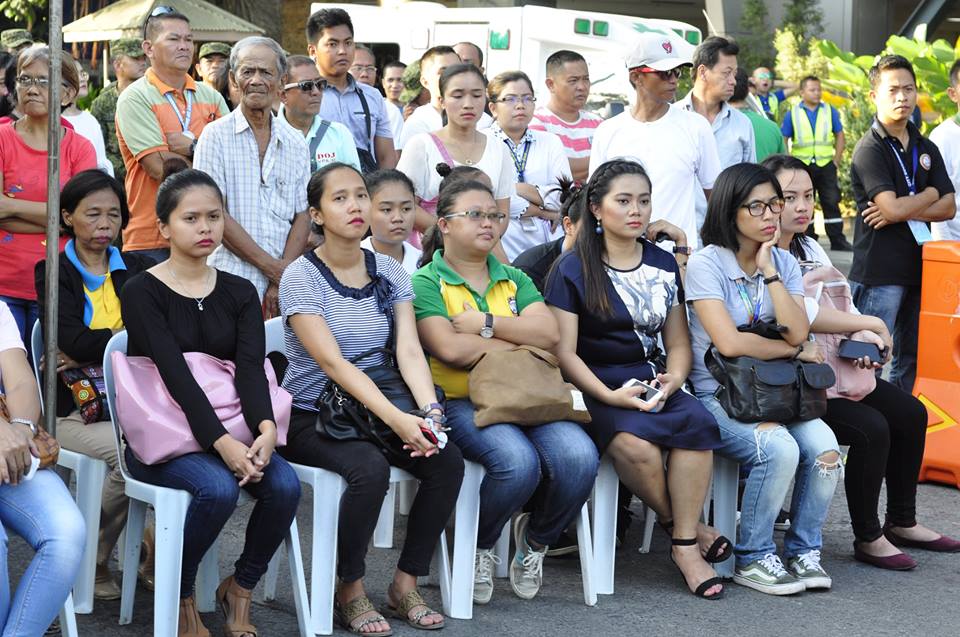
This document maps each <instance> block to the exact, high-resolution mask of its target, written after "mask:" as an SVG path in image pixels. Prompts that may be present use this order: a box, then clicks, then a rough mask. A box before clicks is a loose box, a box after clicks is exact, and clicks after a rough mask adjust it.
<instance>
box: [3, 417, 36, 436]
mask: <svg viewBox="0 0 960 637" xmlns="http://www.w3.org/2000/svg"><path fill="white" fill-rule="evenodd" d="M13 423H17V424H18V425H26V426H27V427H30V432H31V433H32V434H33V435H34V436H36V435H37V423H35V422H33V421H32V420H30V419H29V418H11V419H10V424H11V425H12V424H13Z"/></svg>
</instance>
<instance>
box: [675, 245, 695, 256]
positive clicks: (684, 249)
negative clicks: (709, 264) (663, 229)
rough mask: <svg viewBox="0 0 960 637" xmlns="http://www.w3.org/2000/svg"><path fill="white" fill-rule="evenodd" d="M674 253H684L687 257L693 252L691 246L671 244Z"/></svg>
mask: <svg viewBox="0 0 960 637" xmlns="http://www.w3.org/2000/svg"><path fill="white" fill-rule="evenodd" d="M673 253H674V254H685V255H687V256H688V257H689V256H690V255H691V254H693V248H691V247H690V246H673Z"/></svg>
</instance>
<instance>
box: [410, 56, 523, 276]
mask: <svg viewBox="0 0 960 637" xmlns="http://www.w3.org/2000/svg"><path fill="white" fill-rule="evenodd" d="M485 91H486V79H485V78H484V77H483V74H482V73H481V72H480V71H479V69H477V67H475V66H473V65H472V64H454V65H453V66H449V67H447V68H446V69H445V70H444V71H443V75H441V76H440V95H441V99H440V104H441V107H442V108H443V114H444V119H445V122H446V123H445V124H444V126H443V128H441V129H440V130H438V131H434V132H431V133H420V134H419V135H415V136H413V137H411V138H410V140H409V141H408V142H407V144H406V145H405V146H404V148H403V154H402V155H401V156H400V161H399V163H398V164H397V170H399V171H400V172H402V173H404V174H405V175H406V176H407V177H409V178H410V180H411V181H412V182H413V185H414V187H415V188H416V194H417V205H418V207H419V209H418V210H417V218H416V221H415V223H414V232H413V233H412V234H411V235H410V243H413V244H414V245H416V246H417V247H419V245H420V244H419V239H420V233H423V232H424V231H426V230H427V228H429V227H431V226H432V225H433V224H434V223H436V209H437V195H438V193H439V191H440V180H441V177H440V173H438V172H437V169H436V168H437V164H447V165H449V166H451V167H455V166H475V167H476V168H479V169H480V170H482V171H483V172H485V173H486V174H487V175H489V176H490V181H491V182H492V183H493V194H494V197H495V198H496V200H497V207H498V208H499V209H500V211H501V212H503V213H504V214H508V213H509V211H510V197H511V196H512V195H513V194H514V193H515V189H514V184H516V181H517V174H516V169H514V167H513V158H512V157H511V155H510V151H509V150H508V149H507V147H506V145H505V144H494V143H488V142H489V141H490V140H489V139H488V138H487V136H486V135H484V134H483V133H481V132H479V131H478V130H477V122H478V121H479V119H480V115H481V114H482V113H483V108H484V105H485V103H486V95H485ZM503 225H506V224H503ZM499 247H500V246H499V245H498V246H497V248H495V249H494V254H495V255H497V256H498V257H499V258H500V259H501V260H505V256H504V255H503V254H502V251H500V250H499ZM498 252H501V253H500V254H498Z"/></svg>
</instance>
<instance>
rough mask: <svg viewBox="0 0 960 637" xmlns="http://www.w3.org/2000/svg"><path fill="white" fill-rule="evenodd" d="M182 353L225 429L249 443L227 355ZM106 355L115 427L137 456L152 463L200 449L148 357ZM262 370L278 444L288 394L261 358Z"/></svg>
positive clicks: (286, 421)
mask: <svg viewBox="0 0 960 637" xmlns="http://www.w3.org/2000/svg"><path fill="white" fill-rule="evenodd" d="M183 358H184V360H186V362H187V367H189V368H190V372H191V373H192V374H193V377H194V378H195V379H196V381H197V383H198V384H199V385H200V389H202V390H203V393H204V394H206V396H207V399H208V400H209V401H210V404H211V405H212V406H213V410H214V411H215V412H216V414H217V417H218V418H219V419H220V422H222V423H223V426H224V428H225V429H226V430H227V433H229V434H230V435H231V436H233V437H234V438H236V439H237V440H239V441H240V442H242V443H243V444H245V445H247V446H249V445H251V444H253V433H252V432H251V431H250V427H249V426H247V421H246V419H244V417H243V411H242V409H241V408H240V397H239V396H238V395H237V389H236V386H235V385H234V377H235V375H236V371H237V370H236V365H235V364H234V363H233V361H223V360H220V359H219V358H215V357H213V356H210V355H208V354H203V353H201V352H187V353H185V354H184V355H183ZM111 361H112V362H113V376H114V381H115V387H116V391H117V398H116V400H117V417H118V418H119V420H120V429H121V430H122V431H123V435H124V437H126V439H127V444H129V445H130V449H131V450H132V451H133V455H135V456H136V457H137V459H138V460H139V461H140V462H142V463H144V464H148V465H152V464H158V463H161V462H166V461H168V460H172V459H173V458H177V457H179V456H182V455H185V454H188V453H195V452H198V451H203V449H201V448H200V445H199V444H198V443H197V440H196V438H194V437H193V432H192V431H191V429H190V425H189V423H188V422H187V417H186V415H185V414H184V413H183V410H182V409H181V408H180V405H178V404H177V402H176V401H175V400H174V399H173V397H172V396H171V395H170V392H169V391H167V386H166V385H165V384H164V382H163V379H161V378H160V372H159V371H157V366H156V365H155V364H154V363H153V361H152V360H151V359H149V358H147V357H145V356H127V355H126V354H124V353H122V352H113V353H112V354H111ZM263 370H264V372H265V373H266V375H267V383H268V385H269V390H270V402H271V403H272V404H273V415H274V417H275V418H276V423H277V446H278V447H279V446H283V445H285V444H287V429H289V427H290V408H291V406H292V404H293V398H292V397H291V396H290V394H289V393H287V391H286V390H285V389H283V388H282V387H279V386H278V385H277V376H276V374H275V373H274V371H273V365H272V364H271V363H270V361H269V360H264V362H263Z"/></svg>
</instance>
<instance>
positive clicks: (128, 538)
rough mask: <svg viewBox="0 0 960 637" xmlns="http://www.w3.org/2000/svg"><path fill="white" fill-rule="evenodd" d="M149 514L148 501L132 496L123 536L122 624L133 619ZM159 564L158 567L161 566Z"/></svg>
mask: <svg viewBox="0 0 960 637" xmlns="http://www.w3.org/2000/svg"><path fill="white" fill-rule="evenodd" d="M146 516H147V503H146V502H143V501H141V500H134V499H133V498H130V504H129V505H128V506H127V528H126V530H125V531H124V538H123V582H122V584H121V589H120V590H121V593H120V624H121V625H123V624H129V623H130V622H131V621H132V620H133V597H134V595H135V594H136V588H137V568H138V566H139V564H140V543H141V542H142V541H143V526H144V523H145V521H146ZM159 566H160V565H159V564H157V568H159Z"/></svg>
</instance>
